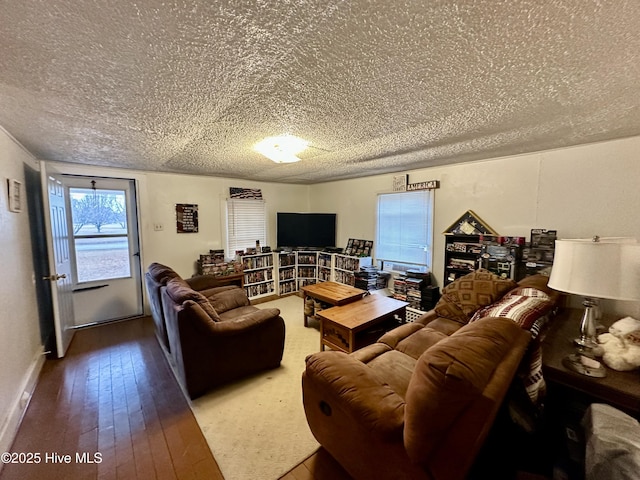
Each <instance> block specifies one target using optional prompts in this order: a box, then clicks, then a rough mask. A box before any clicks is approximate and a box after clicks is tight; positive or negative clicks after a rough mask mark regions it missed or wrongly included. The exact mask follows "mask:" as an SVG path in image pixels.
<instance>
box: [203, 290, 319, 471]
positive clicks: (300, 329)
mask: <svg viewBox="0 0 640 480" xmlns="http://www.w3.org/2000/svg"><path fill="white" fill-rule="evenodd" d="M256 306H257V307H258V308H270V307H275V308H279V309H280V312H281V313H280V314H281V316H282V318H283V319H284V321H285V324H286V334H285V345H284V356H283V359H282V364H281V366H280V368H277V369H275V370H269V371H266V372H264V373H261V374H258V375H255V376H252V377H250V378H247V379H244V380H241V381H239V382H235V383H233V384H231V385H228V386H226V387H223V388H219V389H216V390H215V391H213V392H211V393H209V394H207V395H205V396H203V397H200V398H197V399H196V400H194V401H193V402H192V405H191V407H192V409H193V412H194V414H195V417H196V419H197V421H198V424H199V425H200V428H201V429H202V431H203V433H204V436H205V438H206V439H207V442H208V444H209V447H210V448H211V451H212V453H213V456H214V458H215V459H216V462H218V465H219V466H220V469H221V470H222V474H223V475H224V478H225V480H255V479H261V480H271V479H273V480H275V479H278V478H280V477H281V476H282V475H283V474H285V473H286V472H288V471H289V470H291V468H293V467H294V466H295V465H297V464H298V463H300V462H302V461H303V460H304V459H306V458H307V457H308V456H309V455H311V454H312V453H313V452H314V451H315V450H316V449H317V448H318V447H319V445H318V443H317V442H316V440H315V438H314V437H313V435H312V434H311V431H310V430H309V427H308V425H307V420H306V417H305V415H304V408H303V405H302V385H301V383H302V372H303V370H304V359H305V357H306V356H307V355H309V354H310V353H313V352H317V351H319V350H320V333H319V331H318V329H317V328H314V326H313V322H310V324H309V327H305V326H304V324H303V317H302V299H301V298H300V297H297V296H289V297H284V298H280V299H278V300H274V301H271V302H267V303H262V304H258V305H256Z"/></svg>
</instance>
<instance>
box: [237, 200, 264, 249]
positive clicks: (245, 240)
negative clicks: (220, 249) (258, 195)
mask: <svg viewBox="0 0 640 480" xmlns="http://www.w3.org/2000/svg"><path fill="white" fill-rule="evenodd" d="M265 211H266V206H265V203H264V200H248V199H236V198H233V199H232V198H230V199H228V200H227V257H229V258H233V257H235V253H236V250H246V249H247V248H251V247H255V246H256V240H258V241H260V245H261V246H265V245H266V240H267V233H266V232H267V229H266V222H265V216H266V215H265Z"/></svg>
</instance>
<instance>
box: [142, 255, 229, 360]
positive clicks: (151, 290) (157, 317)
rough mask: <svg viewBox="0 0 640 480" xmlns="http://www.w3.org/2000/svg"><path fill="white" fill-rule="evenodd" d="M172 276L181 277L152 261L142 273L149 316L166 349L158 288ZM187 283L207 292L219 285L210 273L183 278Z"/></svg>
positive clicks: (166, 337) (167, 343)
mask: <svg viewBox="0 0 640 480" xmlns="http://www.w3.org/2000/svg"><path fill="white" fill-rule="evenodd" d="M172 278H182V277H180V275H178V274H177V273H176V272H175V271H174V270H173V269H172V268H171V267H167V266H166V265H162V264H161V263H157V262H153V263H152V264H150V265H149V268H148V269H147V272H146V273H145V275H144V280H145V285H146V287H147V294H148V296H149V307H150V308H151V316H152V318H153V322H154V324H155V330H156V336H157V337H158V340H159V341H160V344H161V345H162V346H163V347H165V348H166V349H167V350H169V349H170V346H169V337H168V336H167V327H166V324H165V318H164V312H163V309H162V297H161V295H160V290H161V289H162V288H163V287H164V286H165V285H166V284H167V282H168V281H169V280H171V279H172ZM184 281H185V282H187V284H188V285H189V286H190V287H191V288H193V289H194V290H196V291H199V292H204V293H205V294H206V293H207V291H208V290H210V289H212V288H216V287H219V286H220V279H219V278H217V277H214V276H211V275H198V276H195V277H191V278H187V279H184Z"/></svg>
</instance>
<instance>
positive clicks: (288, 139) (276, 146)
mask: <svg viewBox="0 0 640 480" xmlns="http://www.w3.org/2000/svg"><path fill="white" fill-rule="evenodd" d="M308 146H309V142H308V141H306V140H303V139H302V138H299V137H296V136H294V135H281V136H279V137H268V138H265V139H264V140H262V141H260V142H258V143H256V144H255V145H254V147H253V149H254V150H255V151H256V152H258V153H261V154H262V155H264V156H265V157H267V158H268V159H269V160H273V161H274V162H276V163H293V162H299V161H300V158H298V157H297V156H296V155H297V154H298V153H300V152H302V151H304V150H305V149H306V148H307V147H308Z"/></svg>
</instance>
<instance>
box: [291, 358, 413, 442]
mask: <svg viewBox="0 0 640 480" xmlns="http://www.w3.org/2000/svg"><path fill="white" fill-rule="evenodd" d="M305 385H306V386H307V388H314V389H315V390H316V391H319V392H324V394H325V395H326V399H325V400H324V401H325V402H326V403H327V405H328V406H329V408H340V409H342V410H344V411H346V414H347V415H349V416H350V417H352V418H353V419H354V421H355V422H356V423H357V424H358V425H360V426H361V427H362V428H363V429H365V430H368V431H370V432H371V433H372V434H374V435H377V436H380V437H382V438H384V439H397V438H398V436H401V435H402V428H403V423H404V405H405V403H404V400H403V399H402V397H400V395H398V394H397V393H395V392H394V391H393V390H392V389H391V388H390V387H389V385H387V384H386V383H385V382H383V381H382V380H381V379H380V378H379V377H378V376H377V375H376V374H375V373H374V372H373V370H371V368H369V367H367V366H366V365H365V364H364V363H362V362H360V361H358V360H355V359H354V358H352V357H351V356H349V355H347V354H346V353H343V352H336V351H326V352H319V353H315V354H312V355H309V356H308V357H307V358H306V369H305V372H304V374H303V387H304V386H305ZM311 385H312V386H311ZM304 392H305V388H303V393H304Z"/></svg>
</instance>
